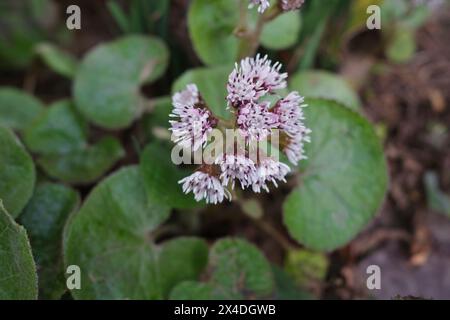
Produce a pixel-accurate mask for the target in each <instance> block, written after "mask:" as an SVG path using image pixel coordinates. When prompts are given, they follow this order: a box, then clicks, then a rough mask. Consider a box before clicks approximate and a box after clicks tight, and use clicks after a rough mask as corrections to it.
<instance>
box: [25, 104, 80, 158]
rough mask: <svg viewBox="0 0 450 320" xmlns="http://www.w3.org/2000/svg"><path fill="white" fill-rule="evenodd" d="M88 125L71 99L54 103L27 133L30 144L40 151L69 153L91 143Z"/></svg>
mask: <svg viewBox="0 0 450 320" xmlns="http://www.w3.org/2000/svg"><path fill="white" fill-rule="evenodd" d="M87 136H88V126H87V123H86V121H85V120H84V119H83V118H82V117H81V116H80V115H79V114H78V112H77V111H76V109H75V107H74V105H73V104H72V102H71V101H70V100H61V101H58V102H55V103H53V104H52V105H50V106H49V107H48V108H47V109H46V110H45V111H44V112H42V113H41V115H40V116H39V117H38V118H37V119H36V120H35V121H33V123H32V125H30V126H29V127H28V128H27V129H26V130H25V134H24V140H25V144H26V145H27V147H28V148H29V149H30V150H31V151H33V152H36V153H40V154H55V153H66V152H70V151H73V150H79V149H82V148H85V147H86V146H87V141H86V139H87Z"/></svg>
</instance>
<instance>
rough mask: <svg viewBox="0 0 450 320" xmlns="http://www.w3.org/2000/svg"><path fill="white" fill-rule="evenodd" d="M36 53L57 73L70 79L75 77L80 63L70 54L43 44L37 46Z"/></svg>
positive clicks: (48, 44) (51, 45) (53, 46)
mask: <svg viewBox="0 0 450 320" xmlns="http://www.w3.org/2000/svg"><path fill="white" fill-rule="evenodd" d="M36 53H37V54H38V56H39V57H40V58H41V59H42V60H43V61H44V62H45V63H46V64H47V65H48V66H49V67H50V69H52V70H53V71H55V72H56V73H58V74H60V75H62V76H64V77H67V78H69V79H72V78H73V77H74V76H75V72H76V69H77V67H78V62H77V60H76V59H75V57H73V56H72V55H71V54H69V53H68V52H64V51H62V50H61V49H60V48H58V47H57V46H55V45H53V44H50V43H41V44H39V45H37V46H36Z"/></svg>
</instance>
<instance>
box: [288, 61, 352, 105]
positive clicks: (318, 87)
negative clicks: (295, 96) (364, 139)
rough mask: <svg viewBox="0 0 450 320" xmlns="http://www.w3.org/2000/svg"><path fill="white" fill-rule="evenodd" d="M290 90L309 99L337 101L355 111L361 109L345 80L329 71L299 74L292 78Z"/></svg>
mask: <svg viewBox="0 0 450 320" xmlns="http://www.w3.org/2000/svg"><path fill="white" fill-rule="evenodd" d="M289 88H290V89H291V90H296V91H298V92H299V93H300V94H301V95H302V96H304V97H307V98H324V99H329V100H335V101H337V102H340V103H342V104H344V105H346V106H347V107H349V108H351V109H353V110H355V111H358V110H360V109H361V102H360V100H359V97H358V95H357V94H356V92H355V90H354V89H353V88H352V87H351V86H350V85H349V84H348V83H347V82H346V80H345V79H343V78H341V77H339V76H338V75H335V74H333V73H330V72H327V71H319V70H314V71H302V72H298V73H296V74H294V75H293V76H292V77H291V78H290V81H289Z"/></svg>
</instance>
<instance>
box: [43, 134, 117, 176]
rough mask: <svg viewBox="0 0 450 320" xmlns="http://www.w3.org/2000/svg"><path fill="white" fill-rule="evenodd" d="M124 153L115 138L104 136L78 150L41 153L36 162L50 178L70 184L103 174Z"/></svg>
mask: <svg viewBox="0 0 450 320" xmlns="http://www.w3.org/2000/svg"><path fill="white" fill-rule="evenodd" d="M124 154H125V151H124V149H123V148H122V146H121V144H120V142H119V141H118V140H117V139H116V138H112V137H106V138H103V139H101V140H100V141H99V142H97V143H96V144H94V145H91V146H87V147H85V148H82V149H79V150H77V149H74V150H71V151H69V152H66V153H60V154H48V155H42V156H41V157H40V158H39V159H38V160H37V163H38V164H39V165H40V166H41V167H42V168H43V169H44V171H45V172H46V173H47V174H48V175H49V176H50V177H52V178H55V179H59V180H61V181H64V182H67V183H71V184H88V183H91V182H93V181H96V180H97V179H98V178H100V177H101V176H102V175H103V174H105V172H107V171H108V170H109V169H111V168H112V166H113V165H114V164H115V163H116V162H117V161H118V160H119V159H120V158H122V157H123V156H124Z"/></svg>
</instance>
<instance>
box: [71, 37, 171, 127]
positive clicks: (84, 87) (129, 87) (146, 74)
mask: <svg viewBox="0 0 450 320" xmlns="http://www.w3.org/2000/svg"><path fill="white" fill-rule="evenodd" d="M168 60H169V52H168V50H167V48H166V45H165V44H164V43H163V42H162V41H161V40H159V39H157V38H154V37H145V36H137V35H133V36H127V37H124V38H121V39H119V40H116V41H114V42H110V43H106V44H102V45H99V46H97V47H95V48H94V49H93V50H92V51H91V52H89V53H88V54H87V56H86V57H85V58H84V59H83V61H82V63H81V64H80V66H79V68H78V71H77V74H76V76H75V84H74V96H75V102H76V105H77V107H78V108H79V110H80V111H81V113H82V114H83V115H84V116H85V117H86V118H87V119H88V120H90V121H92V122H93V123H95V124H97V125H99V126H102V127H104V128H109V129H117V128H124V127H127V126H129V125H130V124H131V122H132V121H133V120H134V119H135V118H136V117H138V116H139V115H140V114H141V113H142V108H143V106H144V103H145V99H144V98H143V97H142V95H141V94H140V92H139V88H140V86H141V85H142V84H145V83H149V82H152V81H154V80H156V79H158V78H159V77H160V76H161V75H162V74H163V73H164V71H165V70H166V68H167V64H168Z"/></svg>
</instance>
